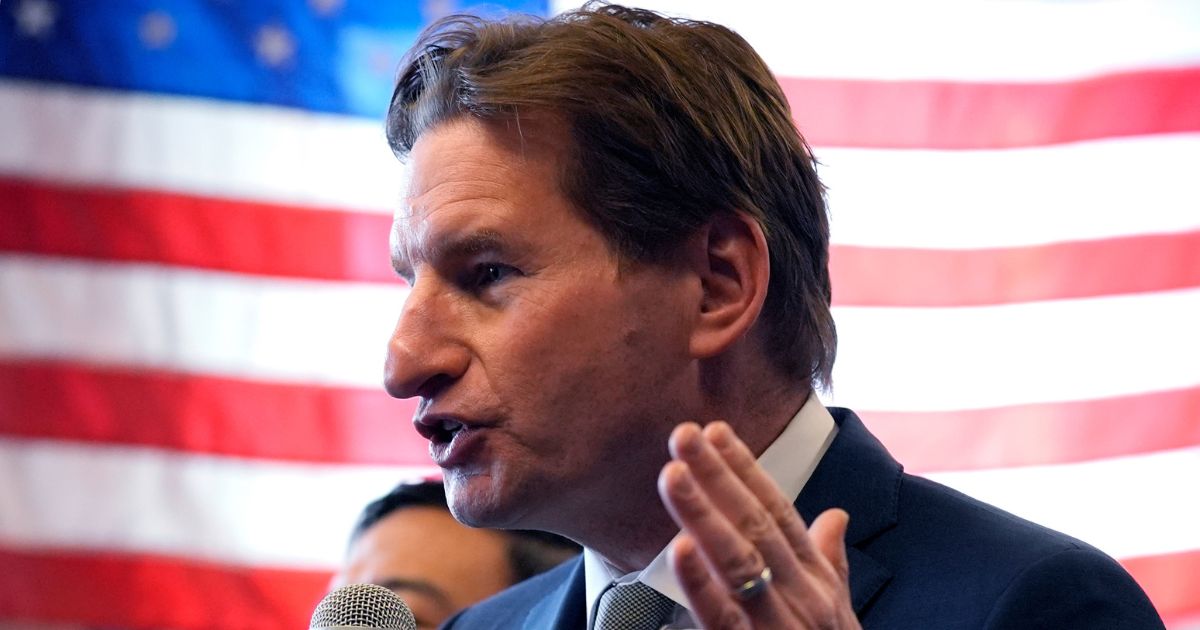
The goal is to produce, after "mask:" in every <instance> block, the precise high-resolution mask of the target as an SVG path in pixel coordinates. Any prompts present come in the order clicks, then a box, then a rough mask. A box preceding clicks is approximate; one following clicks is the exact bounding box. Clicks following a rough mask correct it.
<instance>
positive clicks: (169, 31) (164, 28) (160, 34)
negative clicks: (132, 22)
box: [138, 11, 176, 49]
mask: <svg viewBox="0 0 1200 630" xmlns="http://www.w3.org/2000/svg"><path fill="white" fill-rule="evenodd" d="M175 34H176V29H175V19H174V18H172V17H171V15H170V14H169V13H167V12H165V11H151V12H149V13H147V14H146V15H143V16H142V21H141V22H140V23H139V24H138V36H139V37H141V38H142V43H143V44H145V45H146V47H147V48H156V49H162V48H166V47H167V46H170V45H171V42H173V41H175Z"/></svg>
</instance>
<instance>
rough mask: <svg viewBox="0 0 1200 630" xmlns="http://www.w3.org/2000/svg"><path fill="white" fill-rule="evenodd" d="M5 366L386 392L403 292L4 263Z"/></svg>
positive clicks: (35, 261)
mask: <svg viewBox="0 0 1200 630" xmlns="http://www.w3.org/2000/svg"><path fill="white" fill-rule="evenodd" d="M0 295H4V296H8V298H7V299H4V300H0V356H2V355H9V356H36V357H48V358H61V359H67V360H77V361H87V362H94V363H104V364H123V365H132V366H141V367H152V368H165V369H173V370H180V371H183V372H201V373H217V374H222V375H229V376H235V377H245V378H261V379H269V380H275V381H290V382H318V383H327V384H344V385H358V386H364V387H373V388H379V387H381V386H382V385H381V384H382V382H383V360H384V354H385V350H386V347H387V340H388V337H389V335H390V333H391V330H392V327H393V325H394V323H395V321H396V318H397V317H398V316H399V314H400V308H401V307H402V306H403V303H404V298H405V296H406V295H407V289H406V287H405V285H403V284H402V283H400V282H399V281H397V282H396V284H394V285H387V284H367V283H361V284H356V283H348V282H316V281H294V280H280V279H267V278H257V277H251V276H241V275H235V274H228V273H215V272H201V271H194V270H182V269H173V268H166V267H155V266H151V265H122V264H100V263H88V262H76V261H70V262H68V261H56V260H54V259H44V258H36V257H23V256H0Z"/></svg>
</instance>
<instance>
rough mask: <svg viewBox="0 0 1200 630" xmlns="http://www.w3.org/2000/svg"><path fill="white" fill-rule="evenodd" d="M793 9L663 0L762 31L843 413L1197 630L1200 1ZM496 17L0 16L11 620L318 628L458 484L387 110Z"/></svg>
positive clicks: (5, 512)
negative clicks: (380, 526)
mask: <svg viewBox="0 0 1200 630" xmlns="http://www.w3.org/2000/svg"><path fill="white" fill-rule="evenodd" d="M507 4H508V6H509V8H512V9H516V10H519V11H524V12H533V13H541V14H548V13H553V12H557V11H560V10H563V9H565V8H569V5H567V4H559V3H557V2H552V3H550V4H549V5H547V4H546V3H545V2H536V1H529V2H510V3H507ZM779 4H782V3H778V4H777V3H774V2H766V1H762V2H756V1H751V0H742V1H740V2H718V1H711V2H700V1H696V0H688V1H684V0H673V1H658V2H652V3H642V5H643V6H648V7H649V8H659V9H662V10H665V11H668V12H670V13H673V14H678V15H687V16H690V17H696V18H702V19H711V20H713V21H716V22H719V23H723V24H727V25H729V26H731V27H733V28H734V29H735V30H737V31H738V32H740V33H741V34H742V35H744V36H745V37H746V38H747V39H748V40H749V41H750V42H751V43H752V44H753V45H754V46H755V47H756V48H757V49H758V50H759V51H760V52H761V53H762V55H763V56H764V57H765V58H766V60H767V62H768V63H769V64H770V65H771V67H772V69H773V70H774V71H775V72H776V73H777V74H778V76H779V77H780V80H781V82H782V83H783V85H784V88H785V90H786V91H787V93H788V95H789V97H790V99H791V102H792V107H793V110H794V113H795V117H796V121H797V125H798V126H799V128H800V129H801V130H802V131H803V132H804V134H805V135H806V137H807V138H808V139H809V141H810V143H811V144H812V145H813V147H814V152H815V154H816V156H817V158H818V160H820V162H821V167H820V169H821V170H820V172H821V175H822V178H823V180H824V181H825V183H826V184H827V185H828V187H829V203H830V211H831V213H832V230H833V254H832V273H833V282H834V302H835V304H834V308H835V316H836V319H837V323H838V331H839V337H840V348H839V356H838V361H837V364H836V369H835V373H834V383H835V389H834V391H833V392H832V394H830V395H828V396H826V400H827V402H830V403H836V404H841V405H845V406H849V407H852V408H854V409H856V410H857V411H859V412H860V414H861V415H862V416H863V418H864V420H865V421H866V422H867V423H868V425H869V426H870V427H871V428H872V430H873V431H875V432H876V434H877V435H879V436H880V437H881V439H882V440H883V441H884V443H885V444H886V445H887V446H888V447H889V448H890V449H891V451H892V452H893V454H894V455H896V456H897V458H898V459H900V460H901V461H902V462H904V463H905V464H906V465H907V467H908V469H909V470H910V471H914V472H918V473H921V474H925V475H927V476H929V477H931V478H934V479H937V480H939V481H942V482H945V483H947V484H949V485H951V486H954V487H957V488H959V489H962V490H964V491H966V492H967V493H969V494H972V495H974V496H976V497H979V498H981V499H983V500H986V501H989V502H992V503H995V504H997V505H999V506H1001V507H1004V508H1005V509H1008V510H1010V511H1013V512H1015V513H1017V514H1020V515H1023V516H1026V517H1028V518H1031V519H1033V520H1036V521H1038V522H1041V523H1043V524H1046V525H1048V526H1051V527H1054V528H1056V529H1060V530H1062V531H1065V532H1067V533H1070V534H1072V535H1074V536H1077V537H1079V538H1082V539H1083V540H1086V541H1088V542H1090V543H1092V544H1094V545H1096V546H1098V547H1100V548H1101V549H1103V550H1105V551H1107V552H1108V553H1110V554H1112V555H1113V556H1115V557H1117V558H1118V559H1120V560H1121V562H1122V563H1123V564H1124V565H1125V566H1126V567H1127V568H1128V569H1129V570H1130V572H1132V573H1133V575H1134V577H1135V578H1137V579H1138V580H1139V582H1140V583H1141V584H1142V585H1143V587H1144V588H1145V589H1146V590H1147V592H1148V593H1149V594H1150V597H1151V599H1153V601H1154V603H1155V605H1156V606H1157V607H1158V609H1159V611H1160V613H1161V614H1162V615H1163V616H1164V617H1165V618H1166V619H1167V621H1168V626H1169V627H1172V628H1190V627H1200V582H1198V580H1197V576H1200V490H1197V486H1198V485H1200V3H1196V2H1190V1H1187V0H1183V1H1179V2H1148V1H1146V2H1132V1H1130V2H1116V1H1095V2H1087V1H1074V2H1059V1H1049V0H1047V1H1034V0H1014V1H1009V2H994V1H979V0H953V1H951V0H946V1H934V0H922V1H914V2H904V3H886V4H885V3H863V2H836V1H832V0H831V1H829V2H805V3H792V4H788V5H787V6H786V7H783V6H779ZM495 5H496V3H492V6H493V7H495ZM462 8H467V7H464V6H462V5H461V4H460V3H455V2H452V1H442V2H435V1H428V2H423V3H417V2H408V3H404V2H386V3H385V2H368V1H366V0H362V1H357V2H356V1H353V0H349V1H347V0H309V1H307V2H303V1H300V0H296V1H293V2H285V1H284V0H271V1H262V2H253V3H241V2H233V1H230V0H111V1H107V2H91V1H88V0H0V628H6V629H11V628H30V627H33V628H45V627H85V628H86V627H91V628H99V627H104V628H130V629H132V628H178V629H208V628H213V629H216V628H221V629H237V628H246V629H259V628H261V629H275V628H280V629H282V628H297V627H304V626H303V624H304V623H305V622H306V620H307V616H308V614H309V613H310V612H311V610H312V606H313V605H314V604H315V603H316V601H317V600H318V599H319V598H320V597H321V595H322V594H323V592H324V590H325V587H326V585H327V583H328V579H329V576H330V572H331V571H332V570H333V568H335V567H336V566H337V564H338V562H339V561H340V559H341V554H342V551H343V546H344V544H345V538H346V536H347V534H348V532H349V529H350V526H351V523H352V521H353V519H354V517H355V516H356V514H357V512H358V511H359V509H360V508H361V507H362V506H363V505H364V504H365V503H366V502H367V501H368V500H370V499H372V498H374V497H375V496H377V495H379V494H382V493H383V492H384V491H386V490H387V489H388V488H389V487H390V486H391V485H393V484H394V482H396V481H397V480H399V479H401V478H405V477H412V476H417V475H423V474H427V473H429V472H430V471H431V467H430V462H429V459H428V456H427V454H426V450H425V446H424V443H423V441H422V440H420V439H419V437H418V436H416V435H415V433H414V432H413V430H412V428H411V427H410V426H409V424H408V418H409V415H410V413H411V410H412V404H411V403H410V402H407V401H396V400H392V399H389V398H388V397H387V396H386V395H385V394H384V393H383V391H382V388H381V385H380V382H381V372H382V360H383V353H384V349H385V343H386V340H387V337H388V335H389V332H390V330H391V326H392V324H393V321H394V318H395V317H396V315H397V314H398V312H399V309H400V306H401V304H402V302H403V300H404V296H405V287H404V285H403V283H402V282H401V281H399V280H397V279H395V278H394V277H393V276H392V272H391V270H390V266H389V264H388V262H387V235H388V227H389V223H390V213H391V212H392V210H393V209H394V208H395V207H396V206H397V203H398V200H399V199H400V196H401V194H402V190H401V187H402V183H403V167H402V166H401V165H400V164H398V163H397V162H396V161H395V160H394V159H393V158H392V156H391V155H390V153H389V151H388V149H387V147H386V144H385V142H384V139H383V132H382V125H381V118H382V114H383V110H384V108H385V106H386V103H387V99H388V96H389V95H390V91H391V81H392V78H393V74H394V72H395V69H396V63H397V60H398V57H399V56H400V54H401V53H402V52H403V50H404V48H405V47H406V45H407V44H408V43H410V42H411V41H412V39H413V37H414V35H415V33H416V32H417V31H418V30H419V29H420V28H421V26H422V25H423V24H425V23H427V22H428V21H429V20H431V19H433V18H435V17H437V16H440V15H442V14H445V13H447V12H450V11H454V10H458V9H462ZM488 10H489V11H492V12H493V13H494V12H495V11H496V10H498V9H495V8H491V9H488Z"/></svg>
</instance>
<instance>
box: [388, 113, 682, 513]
mask: <svg viewBox="0 0 1200 630" xmlns="http://www.w3.org/2000/svg"><path fill="white" fill-rule="evenodd" d="M518 129H520V131H519V132H518ZM518 133H519V135H518ZM565 138H566V135H565V134H563V133H561V132H560V131H559V130H558V129H557V128H556V127H555V126H553V125H551V124H546V123H543V124H536V123H535V122H532V121H529V120H526V119H522V120H521V124H520V126H519V127H518V125H517V124H516V123H513V124H512V125H511V126H510V127H508V128H506V127H504V126H500V124H498V123H491V124H485V123H481V122H478V121H474V120H457V121H451V122H448V123H445V124H442V125H440V126H438V127H436V128H434V129H433V130H430V131H428V132H426V133H425V134H424V135H422V136H421V138H420V140H419V141H418V142H417V143H416V145H415V146H414V148H413V151H412V156H411V168H412V171H411V174H412V180H411V184H410V190H409V196H408V199H407V207H406V209H404V210H402V211H401V212H400V213H398V215H397V218H396V222H395V224H394V226H393V234H392V237H393V243H392V245H393V247H392V250H393V263H394V264H395V266H396V268H397V270H398V271H399V272H400V273H401V274H402V275H403V276H405V277H406V278H407V279H408V280H409V282H410V283H411V285H412V286H411V292H410V294H409V296H408V299H407V301H406V303H405V305H404V308H403V311H402V312H401V315H400V319H399V322H398V323H397V325H396V330H395V332H394V334H393V337H392V340H391V343H390V344H389V346H388V361H387V367H386V384H387V388H388V391H389V392H390V393H391V394H392V395H393V396H397V397H405V398H406V397H412V396H420V397H421V401H420V404H419V405H418V411H417V416H416V421H417V424H418V430H419V431H421V433H422V434H423V435H425V436H426V437H427V438H428V439H430V442H431V447H430V451H431V453H432V455H433V457H434V459H435V460H436V461H437V462H438V464H439V465H440V466H442V468H443V469H444V472H445V479H446V488H447V493H448V495H449V498H450V503H451V506H452V508H453V510H454V513H455V515H456V516H457V517H458V518H459V519H460V520H463V521H464V522H466V523H470V524H472V525H477V526H492V527H526V528H542V529H548V530H551V531H558V532H560V533H566V534H568V535H575V534H577V533H578V532H579V531H580V527H586V523H584V522H583V521H584V520H586V519H591V520H595V516H596V515H595V512H594V509H595V508H594V506H595V505H596V503H597V502H598V501H601V502H603V501H609V504H610V505H611V507H613V508H617V507H619V505H618V504H617V502H619V501H622V500H625V499H624V498H623V497H628V496H634V495H637V496H639V497H642V495H645V496H646V497H650V496H651V495H653V493H654V483H655V481H654V480H655V476H656V475H657V472H658V469H659V468H660V467H661V465H662V464H663V463H664V462H665V461H666V459H667V451H666V438H667V435H668V434H669V432H670V429H671V427H672V426H674V424H675V423H676V422H678V421H679V420H681V419H683V418H686V417H688V415H689V414H690V413H692V412H694V411H695V404H696V403H697V401H696V400H694V398H695V394H694V392H695V391H696V390H697V387H696V379H697V376H696V370H695V368H694V365H693V362H692V361H691V360H690V357H689V355H688V347H689V344H688V340H689V330H690V328H691V326H692V324H693V322H694V320H695V318H696V314H695V313H693V310H697V309H696V308H693V305H698V304H700V299H701V286H700V281H699V279H697V278H696V277H694V276H690V275H688V274H687V273H683V272H682V271H680V270H679V269H675V268H670V267H667V266H650V265H638V264H632V263H629V264H625V265H619V263H618V258H617V256H616V254H615V253H614V252H613V251H612V250H611V249H610V248H609V247H608V245H607V244H606V242H605V240H604V238H603V236H602V235H601V234H600V232H599V231H598V230H596V229H595V228H594V227H592V225H591V224H590V223H588V222H587V221H586V220H585V219H584V218H583V215H582V214H581V212H580V211H579V210H578V209H576V208H575V207H574V206H573V205H572V204H571V203H570V202H569V201H568V200H567V199H566V198H565V197H564V196H563V194H562V193H561V192H560V190H559V185H558V178H559V174H560V169H561V168H562V163H563V162H562V152H561V151H562V147H563V146H564V145H565V142H566V140H565ZM655 501H656V499H655ZM585 506H593V507H592V508H591V510H593V511H592V512H591V513H590V514H584V512H585V511H587V510H588V508H587V507H585Z"/></svg>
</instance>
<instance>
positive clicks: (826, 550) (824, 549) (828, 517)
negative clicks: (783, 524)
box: [808, 508, 850, 581]
mask: <svg viewBox="0 0 1200 630" xmlns="http://www.w3.org/2000/svg"><path fill="white" fill-rule="evenodd" d="M849 523H850V515H849V514H847V513H846V511H845V510H842V509H838V508H833V509H830V510H825V511H824V512H821V514H820V516H818V517H817V518H816V520H814V521H813V522H812V525H810V526H809V528H808V536H809V539H810V540H812V542H813V545H815V546H816V548H817V549H818V550H819V551H820V552H821V555H822V556H825V559H826V560H828V561H829V564H832V565H833V568H834V569H835V570H836V571H837V572H838V575H840V576H841V577H842V580H843V581H846V580H849V578H850V564H849V562H847V561H846V526H847V525H848V524H849Z"/></svg>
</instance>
